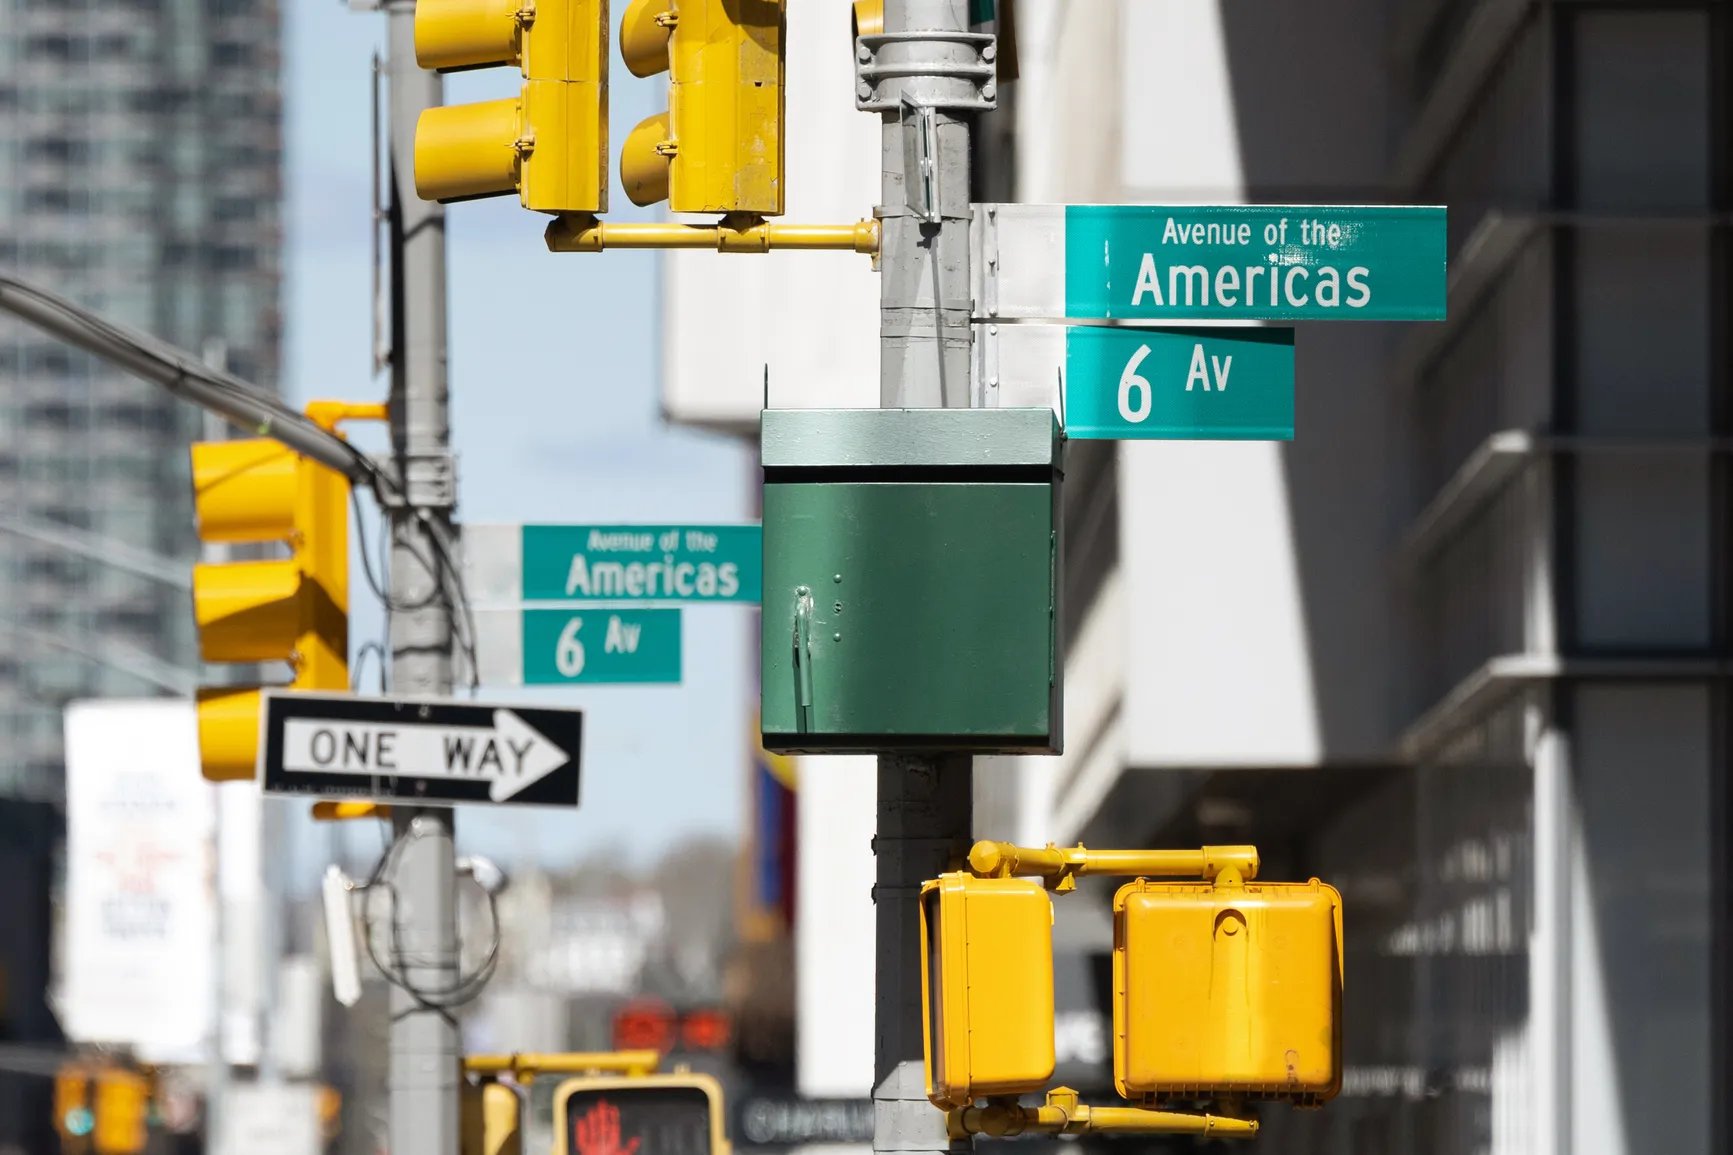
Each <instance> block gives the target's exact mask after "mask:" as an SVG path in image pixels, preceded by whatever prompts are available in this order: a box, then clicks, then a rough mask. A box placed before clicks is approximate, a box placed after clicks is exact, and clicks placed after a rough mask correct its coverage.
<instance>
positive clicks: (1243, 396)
mask: <svg viewBox="0 0 1733 1155" xmlns="http://www.w3.org/2000/svg"><path fill="white" fill-rule="evenodd" d="M1065 432H1066V434H1067V435H1068V436H1071V437H1077V438H1092V439H1105V440H1138V439H1142V440H1174V441H1187V440H1189V441H1291V440H1293V437H1294V331H1293V330H1292V329H1277V328H1268V329H1261V328H1245V329H1129V328H1105V327H1100V326H1096V327H1084V326H1073V327H1070V328H1068V329H1066V331H1065Z"/></svg>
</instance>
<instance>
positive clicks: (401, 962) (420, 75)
mask: <svg viewBox="0 0 1733 1155" xmlns="http://www.w3.org/2000/svg"><path fill="white" fill-rule="evenodd" d="M385 20H386V30H387V41H388V42H387V65H386V67H387V72H388V77H387V84H388V85H389V90H390V92H389V102H390V144H389V148H390V156H391V300H392V321H391V324H392V341H391V442H392V451H393V455H394V457H395V459H396V467H397V471H398V476H399V478H400V479H401V480H402V483H403V491H404V501H403V503H402V504H399V505H398V506H397V507H396V508H394V509H392V510H391V511H390V512H391V597H392V602H393V603H394V604H393V606H391V607H388V619H389V622H390V636H391V688H392V690H393V692H394V693H399V694H411V695H427V696H429V697H432V696H438V695H447V694H449V693H450V692H451V688H452V639H453V636H454V635H453V622H452V602H451V600H450V599H449V598H448V597H447V596H445V594H444V593H443V592H442V591H444V590H446V589H448V588H449V582H450V575H448V574H444V573H442V572H441V565H442V561H443V559H444V558H445V556H446V555H445V554H444V552H443V550H442V542H443V543H452V542H454V537H453V534H452V532H451V518H452V512H453V509H454V507H455V505H456V499H455V492H456V487H455V485H454V482H453V477H452V464H451V460H452V459H451V424H450V419H449V415H448V412H447V395H446V376H445V371H446V356H445V349H446V345H445V304H446V302H445V210H444V209H443V208H442V207H441V206H440V205H438V204H434V203H431V202H428V201H423V200H422V199H421V198H420V197H418V196H417V195H416V193H415V161H414V158H415V124H416V120H417V119H418V118H419V117H420V115H421V112H422V110H423V109H427V108H431V107H434V106H436V105H438V104H439V103H440V102H441V100H442V98H443V85H442V81H441V79H440V77H439V75H438V74H437V73H433V72H426V71H423V70H422V69H421V68H420V67H418V66H417V64H416V62H415V4H414V0H388V3H386V5H385ZM435 535H439V536H438V538H436V537H435ZM393 824H394V826H395V827H396V832H397V836H398V837H399V838H401V839H403V844H402V846H401V848H400V850H399V853H398V855H397V863H396V869H395V871H394V872H393V877H392V898H393V903H392V919H393V921H394V923H395V930H396V935H395V941H394V943H393V958H392V965H393V966H394V967H395V969H396V970H397V971H398V973H399V974H400V975H401V976H402V977H403V978H404V979H405V981H406V982H407V983H409V984H410V985H411V986H413V987H414V988H415V991H419V992H422V994H423V995H427V996H431V999H429V998H425V997H417V995H416V993H414V992H413V991H409V990H404V989H402V988H400V987H393V989H392V992H391V1040H390V1063H391V1067H390V1076H389V1087H390V1091H391V1113H390V1138H389V1140H388V1146H389V1149H390V1151H391V1155H457V1152H458V1139H459V1136H458V1080H459V1077H460V1076H459V1072H458V1066H459V1063H460V1062H461V1057H462V1052H461V1049H460V1042H459V1037H458V1030H457V1022H456V1019H455V1018H454V1016H453V1012H452V1011H451V1009H450V1008H448V1007H441V1006H437V1005H432V1004H433V1003H434V1002H437V1001H439V996H440V995H441V993H444V992H450V991H451V990H452V988H453V987H454V986H455V985H456V983H457V979H458V965H459V960H458V940H457V903H456V887H457V876H456V868H455V864H454V861H453V857H454V853H453V847H452V828H453V823H452V812H451V811H450V810H448V809H446V810H435V809H421V810H411V809H407V808H400V809H398V810H397V811H396V812H395V814H394V816H393Z"/></svg>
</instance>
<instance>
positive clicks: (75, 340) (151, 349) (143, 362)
mask: <svg viewBox="0 0 1733 1155" xmlns="http://www.w3.org/2000/svg"><path fill="white" fill-rule="evenodd" d="M0 307H3V308H6V309H7V310H9V311H11V312H13V313H14V314H15V315H17V316H18V317H19V318H21V319H22V320H24V321H27V322H29V323H31V324H33V325H35V326H36V327H38V328H41V329H44V330H45V331H47V332H49V333H52V334H54V335H55V336H58V337H60V338H61V339H62V340H64V341H67V342H68V343H70V344H73V345H76V346H78V347H79V348H81V349H84V350H85V351H86V352H88V353H90V354H92V355H93V356H96V357H99V358H102V359H103V360H106V361H109V362H111V363H113V364H116V365H118V366H120V367H121V368H123V369H125V370H127V371H128V372H131V373H134V374H137V375H138V376H141V377H144V378H146V379H147V380H151V381H154V382H156V383H157V384H158V385H161V386H162V387H164V388H166V389H168V390H169V392H171V393H174V394H175V395H176V396H179V397H182V398H183V399H185V400H189V401H192V402H193V403H195V404H198V405H200V406H202V407H204V408H207V409H212V410H214V411H216V412H218V413H220V414H221V415H222V416H223V417H224V418H225V419H226V420H229V421H231V422H235V423H237V424H239V425H241V426H243V427H248V419H249V415H251V417H252V418H255V419H257V421H258V424H257V426H256V427H253V431H254V432H257V433H261V434H263V435H265V436H270V437H275V438H277V439H278V440H282V441H284V443H285V444H287V445H288V446H289V448H291V449H293V450H295V451H296V452H298V453H301V454H303V455H309V454H310V455H311V456H312V457H313V458H315V459H319V460H322V461H323V462H324V463H325V464H329V465H332V466H333V467H334V468H337V469H339V471H340V472H342V473H344V474H346V475H347V476H349V477H350V478H351V479H353V480H358V481H363V482H365V484H366V485H367V486H368V487H369V488H371V489H372V490H373V492H374V495H375V497H376V498H377V499H378V500H379V503H380V505H381V506H389V505H391V504H393V503H394V502H401V501H403V499H404V498H405V497H406V496H407V494H406V493H405V491H404V489H403V487H402V486H401V485H400V484H399V483H398V481H397V479H396V478H395V477H394V476H393V475H392V474H391V472H390V471H389V470H386V469H384V468H382V467H381V466H380V465H379V463H378V462H376V461H375V460H374V459H373V458H372V457H371V456H369V455H368V454H367V453H365V452H363V451H362V450H360V449H358V448H357V447H355V446H354V445H352V444H350V443H349V442H348V441H347V440H345V439H344V438H341V437H337V436H335V435H333V434H332V433H331V432H330V431H329V430H327V429H325V428H323V427H322V426H320V425H318V424H317V423H316V422H314V421H313V420H312V419H310V418H309V417H307V415H306V414H304V413H301V412H299V411H298V410H296V409H294V408H293V407H291V406H290V405H289V404H288V403H287V402H285V401H283V400H282V399H281V398H279V397H277V396H275V395H273V394H271V393H269V392H266V391H265V390H263V389H260V388H259V387H257V386H256V385H252V384H249V383H247V382H245V381H242V380H241V379H240V378H238V377H235V376H234V375H232V374H230V373H227V372H224V371H223V370H220V369H215V368H212V367H210V366H207V365H204V364H202V363H201V362H199V361H197V360H195V359H193V358H191V357H189V356H188V355H187V354H185V353H184V352H182V351H181V350H179V349H176V348H175V347H174V346H172V345H169V344H167V343H166V342H163V341H161V340H158V339H157V338H155V337H152V336H151V335H149V334H147V333H143V332H140V331H138V330H135V329H132V328H129V327H128V326H125V325H119V324H116V323H114V322H112V321H108V320H105V319H104V318H102V317H101V316H99V315H97V314H95V313H92V312H90V311H89V310H87V309H84V308H83V307H81V306H79V305H77V304H75V303H73V302H72V301H70V300H68V299H66V298H65V297H62V296H60V295H59V294H56V293H53V292H50V291H49V290H47V289H42V288H38V287H37V286H35V285H32V284H30V283H28V282H26V281H22V280H20V279H18V278H16V277H12V276H7V275H5V274H0ZM194 383H196V384H197V385H198V386H200V387H202V396H201V389H192V388H189V385H191V384H194ZM212 394H216V395H217V396H218V398H219V399H221V398H226V399H227V404H222V403H219V401H213V399H212V396H211V395H212ZM332 457H336V458H339V459H341V461H342V462H343V464H342V465H336V464H334V463H333V462H332V461H331V458H332ZM350 499H351V501H352V502H353V503H354V507H355V511H356V518H357V521H359V520H360V508H361V507H360V502H359V498H358V497H357V496H356V494H355V491H354V488H353V486H352V487H351V489H350ZM414 512H415V516H416V518H417V519H418V520H419V521H420V523H421V525H422V526H423V528H424V530H425V531H426V533H427V536H428V538H429V540H430V541H432V543H433V548H434V552H435V553H436V554H437V557H436V558H434V559H423V560H424V564H427V568H428V569H429V570H430V571H432V572H433V573H434V575H435V583H434V589H433V590H431V591H429V593H428V594H427V596H426V597H425V598H423V599H421V600H419V601H416V602H400V601H397V600H395V599H393V598H392V597H391V596H390V594H389V593H388V592H387V591H386V589H385V588H384V583H382V582H381V580H380V574H379V572H377V571H376V570H375V569H374V566H373V559H372V558H371V557H370V556H369V555H368V552H367V549H366V547H365V544H364V543H363V546H362V549H361V551H360V552H361V561H362V572H363V574H364V575H365V577H366V580H367V584H368V587H369V588H370V589H371V590H372V592H373V594H374V596H376V597H378V598H379V600H380V601H381V603H382V604H383V605H384V606H385V609H386V611H387V612H388V613H390V612H402V611H405V610H415V609H421V608H425V607H426V606H429V605H432V604H434V601H435V600H436V599H440V598H443V599H444V600H445V602H446V604H447V607H448V608H449V609H450V610H451V612H452V619H453V621H452V626H453V631H452V632H453V634H454V635H455V637H456V640H457V642H458V644H459V646H460V648H461V649H462V650H463V651H464V653H465V659H466V663H467V665H468V666H469V679H468V683H469V689H470V692H471V694H472V695H473V694H474V692H475V691H476V690H477V689H479V686H480V669H479V665H478V662H477V656H476V628H475V614H474V610H473V608H472V607H471V605H470V602H469V596H468V592H467V590H466V589H465V588H464V582H463V575H462V573H461V570H460V568H459V567H458V565H457V564H456V561H455V559H454V556H453V555H454V553H455V550H454V549H453V548H452V544H451V543H450V542H448V541H447V540H446V538H445V535H444V531H443V529H442V528H441V527H440V525H439V522H438V521H437V520H436V519H435V518H434V517H433V516H432V514H431V512H430V511H429V510H428V509H427V508H425V507H417V508H416V509H415V511H414ZM381 520H382V521H383V520H385V519H383V518H382V519H381ZM381 553H382V555H383V551H381ZM429 562H431V564H428V563H429ZM381 568H383V556H382V558H381ZM384 652H385V647H384V646H383V645H382V646H381V653H382V656H383V653H384ZM387 664H388V663H384V662H382V663H381V665H382V666H383V665H387Z"/></svg>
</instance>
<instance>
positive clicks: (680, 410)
mask: <svg viewBox="0 0 1733 1155" xmlns="http://www.w3.org/2000/svg"><path fill="white" fill-rule="evenodd" d="M851 21H852V9H851V5H850V4H849V2H848V0H801V2H800V3H797V4H791V5H789V7H788V63H787V73H786V77H785V80H786V84H787V119H786V121H785V124H786V128H787V133H788V136H787V141H786V152H785V156H786V160H785V177H786V179H787V182H788V189H787V213H786V214H785V216H784V217H783V218H781V219H782V220H784V221H787V222H790V223H808V224H843V223H853V222H855V221H859V220H862V219H865V218H868V217H871V216H872V210H873V206H874V205H875V204H876V203H877V202H878V194H879V119H878V117H877V116H875V115H872V114H868V113H864V112H858V111H856V109H855V107H854V65H853V47H854V42H853V33H852V23H851ZM662 301H663V329H662V333H663V364H662V407H663V412H664V414H665V415H666V416H667V418H668V419H669V420H670V421H675V422H679V423H681V424H687V425H698V426H705V427H709V428H714V429H721V430H728V431H734V432H741V433H749V434H752V435H754V436H755V435H756V433H757V428H758V414H759V409H760V406H761V405H762V404H763V403H764V397H765V377H766V372H767V370H768V377H769V401H770V404H771V405H772V406H773V407H776V408H814V407H862V408H868V407H876V406H877V405H878V398H879V364H878V332H879V310H878V302H879V280H878V274H876V273H875V272H873V269H872V261H871V259H870V258H868V257H866V256H863V255H861V254H858V253H832V252H771V253H767V254H763V255H757V256H748V255H736V254H726V255H725V254H720V253H714V252H701V251H681V252H671V253H667V254H664V256H663V258H662ZM797 766H798V775H799V787H798V789H797V791H796V798H797V806H798V808H799V809H798V830H799V834H798V843H799V849H798V862H797V871H798V877H797V881H796V889H797V896H796V902H797V911H796V914H795V951H796V964H797V965H796V976H797V978H796V993H795V1005H796V1029H797V1040H798V1041H797V1044H796V1050H797V1057H796V1069H797V1075H798V1082H799V1090H800V1092H801V1093H802V1094H803V1095H806V1096H809V1097H814V1098H820V1097H845V1098H853V1097H863V1098H864V1097H865V1096H867V1095H870V1094H871V1093H872V1074H873V999H872V990H873V958H874V954H873V935H874V921H873V903H872V885H873V873H874V860H873V854H872V835H873V824H874V816H875V806H876V794H875V792H876V789H877V785H876V784H877V775H876V771H875V769H874V765H873V760H872V759H870V758H801V759H798V760H797ZM815 1150H816V1149H815ZM827 1150H828V1149H827Z"/></svg>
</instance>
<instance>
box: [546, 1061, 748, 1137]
mask: <svg viewBox="0 0 1733 1155" xmlns="http://www.w3.org/2000/svg"><path fill="white" fill-rule="evenodd" d="M722 1111H723V1105H722V1086H721V1084H719V1083H718V1082H717V1081H716V1080H715V1079H713V1078H712V1077H710V1076H709V1075H700V1074H689V1073H682V1074H673V1075H626V1076H620V1077H614V1076H580V1077H578V1078H573V1079H567V1080H566V1081H565V1082H563V1083H561V1084H560V1085H559V1088H558V1089H557V1090H555V1091H554V1149H553V1155H657V1153H658V1152H670V1151H675V1152H679V1153H680V1155H730V1151H731V1148H730V1146H729V1143H728V1139H727V1137H726V1135H725V1133H724V1126H723V1113H722Z"/></svg>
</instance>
